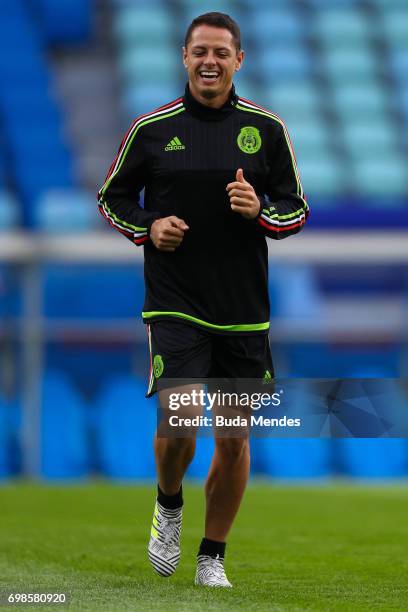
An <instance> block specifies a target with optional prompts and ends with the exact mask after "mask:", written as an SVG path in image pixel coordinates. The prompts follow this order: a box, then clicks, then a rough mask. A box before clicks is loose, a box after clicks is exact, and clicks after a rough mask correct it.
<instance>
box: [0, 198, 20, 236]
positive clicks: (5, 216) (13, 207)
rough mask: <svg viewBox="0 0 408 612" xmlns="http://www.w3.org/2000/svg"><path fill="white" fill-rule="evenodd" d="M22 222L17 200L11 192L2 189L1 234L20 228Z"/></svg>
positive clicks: (0, 203)
mask: <svg viewBox="0 0 408 612" xmlns="http://www.w3.org/2000/svg"><path fill="white" fill-rule="evenodd" d="M20 222H21V215H20V208H19V204H18V201H17V199H16V198H15V197H14V195H12V194H11V193H10V192H9V191H5V190H3V189H0V232H1V231H5V230H11V229H15V228H16V227H18V225H19V224H20Z"/></svg>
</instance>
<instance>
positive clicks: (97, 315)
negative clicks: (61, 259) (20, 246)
mask: <svg viewBox="0 0 408 612" xmlns="http://www.w3.org/2000/svg"><path fill="white" fill-rule="evenodd" d="M130 246H131V245H130ZM135 248H136V247H135ZM43 279H44V288H43V290H44V314H45V316H46V317H50V318H57V319H58V318H67V319H75V318H81V319H109V320H112V319H115V318H119V319H120V318H126V319H135V318H136V316H137V315H138V314H139V312H140V311H141V310H142V306H143V299H144V282H143V266H140V265H137V264H136V263H135V264H132V265H125V264H122V265H120V264H119V265H105V266H104V265H91V264H89V265H86V264H78V265H69V264H67V265H63V264H60V265H59V264H55V265H52V264H49V265H47V266H44V268H43Z"/></svg>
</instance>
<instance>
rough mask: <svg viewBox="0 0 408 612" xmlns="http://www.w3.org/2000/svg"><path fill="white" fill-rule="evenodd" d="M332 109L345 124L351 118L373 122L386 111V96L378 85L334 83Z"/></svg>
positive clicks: (385, 92)
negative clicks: (342, 118)
mask: <svg viewBox="0 0 408 612" xmlns="http://www.w3.org/2000/svg"><path fill="white" fill-rule="evenodd" d="M332 96H333V102H334V109H335V111H336V112H337V113H338V114H339V115H340V117H344V121H345V122H347V121H349V120H351V119H352V118H354V119H355V121H358V120H359V118H360V117H361V118H364V119H365V120H366V121H367V120H368V119H372V120H375V119H377V118H382V117H383V116H384V113H385V112H386V111H387V106H388V94H387V91H386V90H385V89H384V88H383V87H381V86H380V84H379V83H377V82H376V81H373V82H371V83H361V84H358V83H355V84H347V83H336V84H335V85H334V86H333V88H332Z"/></svg>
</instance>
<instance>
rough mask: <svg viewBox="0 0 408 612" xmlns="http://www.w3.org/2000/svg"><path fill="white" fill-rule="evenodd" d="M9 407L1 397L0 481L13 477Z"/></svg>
mask: <svg viewBox="0 0 408 612" xmlns="http://www.w3.org/2000/svg"><path fill="white" fill-rule="evenodd" d="M8 411H9V406H8V403H7V402H6V400H5V399H4V398H3V397H2V396H1V395H0V480H1V479H3V478H7V477H9V476H11V466H10V423H9V415H8Z"/></svg>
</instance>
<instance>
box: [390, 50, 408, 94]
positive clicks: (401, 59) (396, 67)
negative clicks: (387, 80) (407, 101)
mask: <svg viewBox="0 0 408 612" xmlns="http://www.w3.org/2000/svg"><path fill="white" fill-rule="evenodd" d="M390 60H391V68H392V73H393V76H394V78H395V79H396V80H397V81H398V82H399V83H400V84H401V86H403V87H405V88H406V87H407V85H408V43H407V47H406V48H405V49H394V50H392V51H391V57H390Z"/></svg>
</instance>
